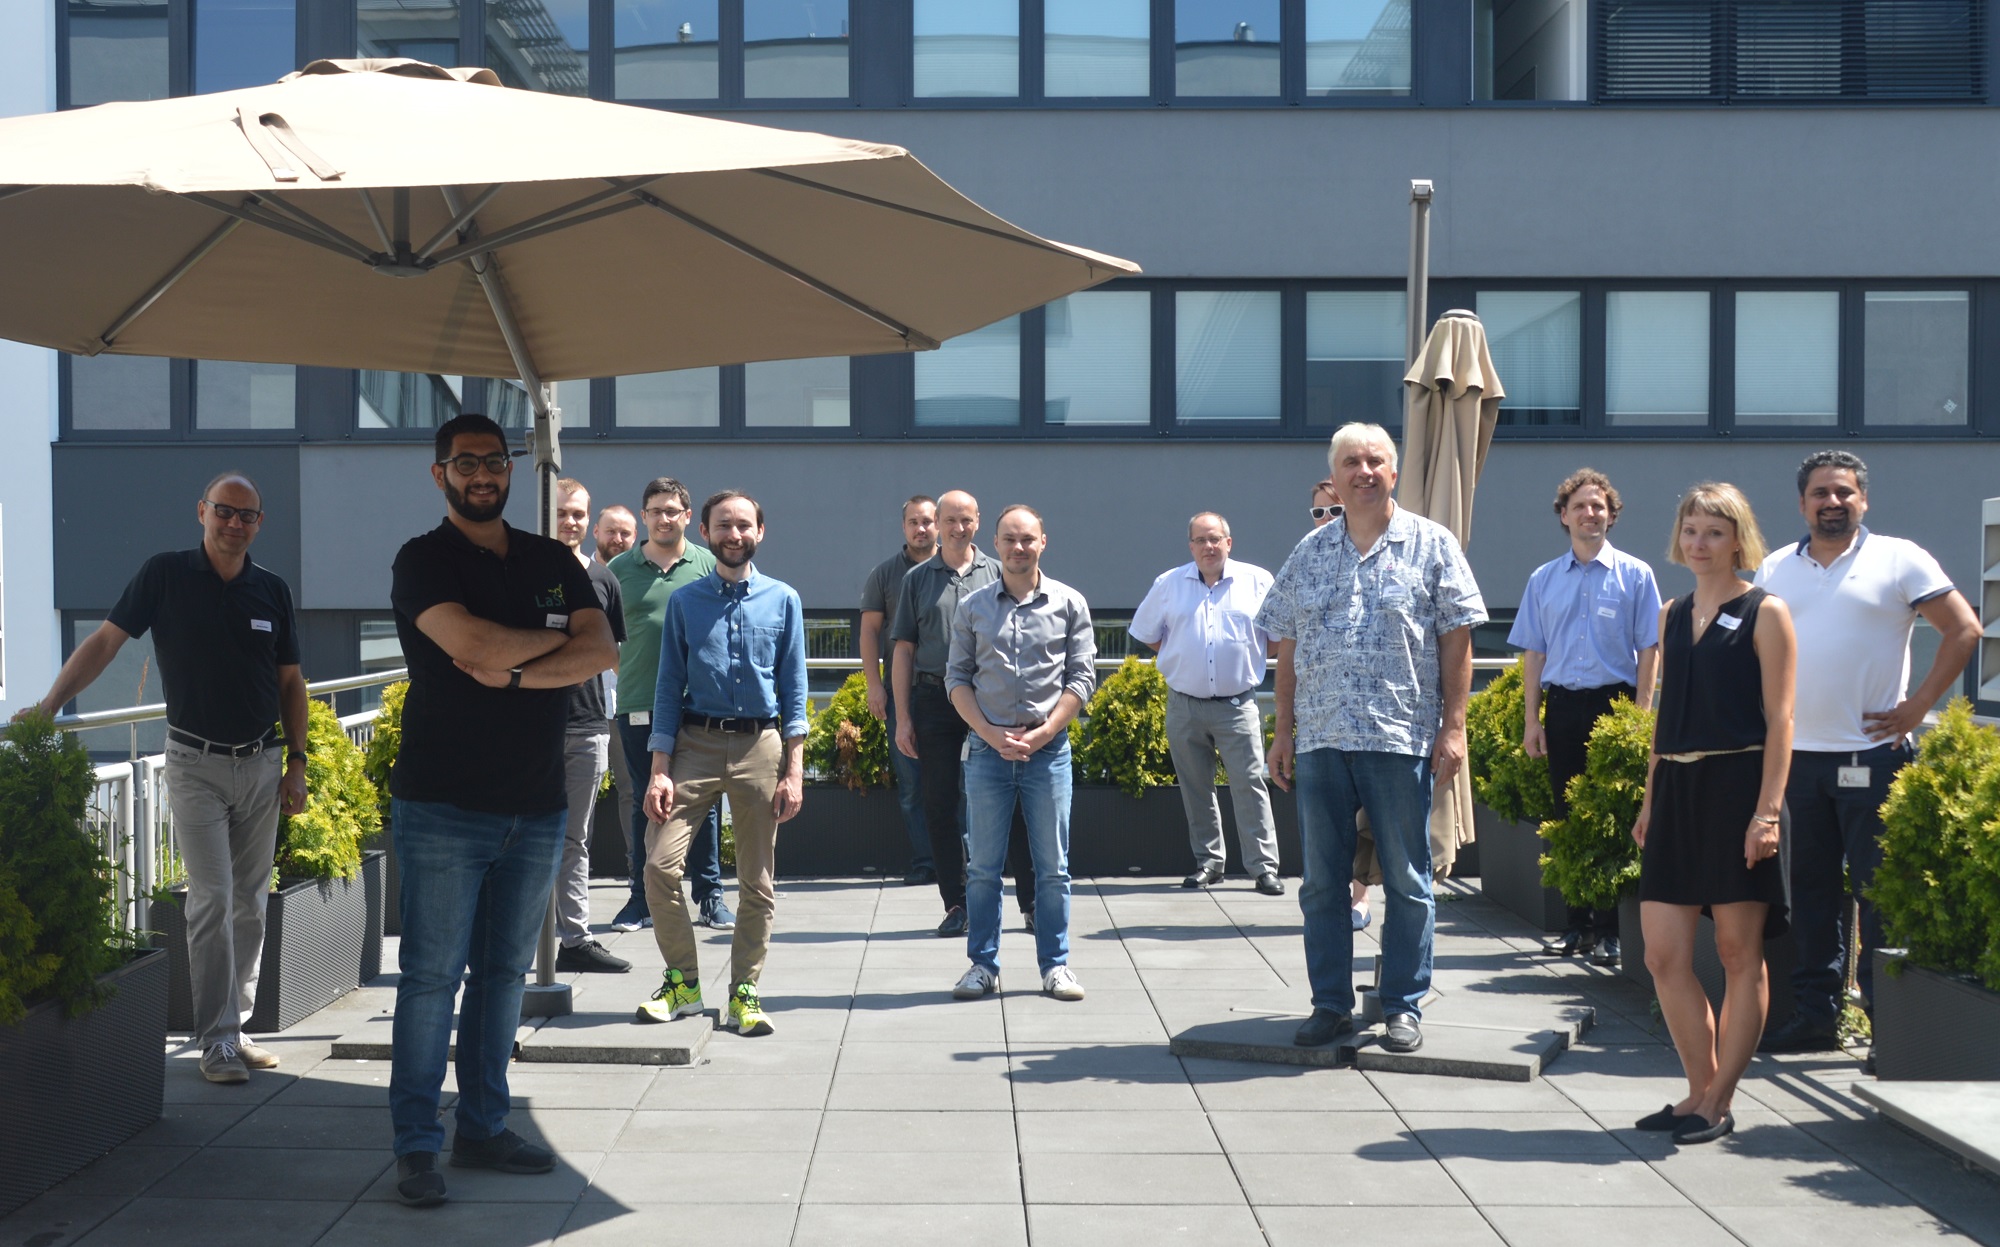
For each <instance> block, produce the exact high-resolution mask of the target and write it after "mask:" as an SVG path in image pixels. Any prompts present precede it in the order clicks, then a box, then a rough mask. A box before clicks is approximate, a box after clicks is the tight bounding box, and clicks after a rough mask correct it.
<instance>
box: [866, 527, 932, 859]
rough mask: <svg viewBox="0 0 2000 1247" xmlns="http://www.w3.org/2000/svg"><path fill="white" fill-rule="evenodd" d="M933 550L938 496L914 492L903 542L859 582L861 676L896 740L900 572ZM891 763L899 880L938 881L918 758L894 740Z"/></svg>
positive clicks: (873, 710) (873, 708)
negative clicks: (894, 632)
mask: <svg viewBox="0 0 2000 1247" xmlns="http://www.w3.org/2000/svg"><path fill="white" fill-rule="evenodd" d="M935 553H937V499H935V498H932V497H931V496H929V495H928V494H918V495H917V496H916V497H914V498H912V499H910V500H909V501H908V502H906V503H904V504H903V544H902V545H901V546H900V547H899V548H898V549H897V550H896V552H895V553H894V554H892V555H890V556H889V557H888V558H886V559H884V560H882V561H881V562H880V563H877V564H876V565H875V568H874V570H873V571H870V572H869V573H868V579H867V580H866V581H864V582H863V583H862V585H861V654H862V662H861V676H862V679H863V680H865V681H866V682H867V685H868V713H870V714H872V715H874V716H875V717H876V718H878V719H880V720H882V722H883V725H884V726H885V727H887V728H888V732H889V739H890V740H891V741H894V740H895V739H896V698H895V695H894V694H893V693H892V692H891V691H890V686H891V685H892V684H894V683H895V679H894V673H893V671H892V670H885V668H891V667H892V666H893V662H894V659H895V657H896V642H895V640H894V639H893V638H892V637H891V636H890V633H889V625H890V623H891V617H892V616H893V615H894V614H895V610H896V599H897V598H899V597H901V596H902V593H903V577H905V576H907V575H909V573H910V569H911V568H912V567H915V566H917V565H918V564H919V563H926V562H929V561H930V557H931V555H933V554H935ZM878 655H879V661H878V660H877V658H878ZM889 765H890V767H891V768H892V769H893V770H894V771H895V775H896V803H897V804H898V805H900V806H901V807H902V808H903V830H904V831H905V833H907V834H908V835H909V837H910V868H909V870H908V871H906V872H905V873H904V875H903V882H904V883H906V884H909V885H910V886H912V887H917V886H921V885H922V884H926V883H936V882H937V870H936V868H935V867H934V866H932V865H931V833H930V829H929V828H927V827H925V826H924V792H923V776H922V773H921V771H919V770H918V767H917V760H916V759H915V758H913V757H911V756H910V755H908V754H906V753H904V752H903V751H902V750H900V749H897V748H895V747H893V745H892V746H891V748H890V750H889Z"/></svg>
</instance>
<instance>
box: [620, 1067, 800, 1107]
mask: <svg viewBox="0 0 2000 1247" xmlns="http://www.w3.org/2000/svg"><path fill="white" fill-rule="evenodd" d="M832 1085H833V1075H832V1074H749V1073H746V1074H718V1073H710V1072H709V1071H708V1070H707V1069H706V1068H700V1069H691V1070H684V1069H667V1070H662V1071H661V1072H660V1076H659V1078H657V1079H656V1080H655V1081H654V1083H653V1085H652V1086H651V1087H650V1088H648V1089H647V1091H646V1094H645V1096H644V1097H642V1098H641V1099H640V1101H639V1107H640V1108H652V1109H690V1108H701V1109H725V1110H726V1109H742V1108H814V1109H817V1108H824V1107H826V1093H827V1090H828V1088H830V1087H831V1086H832Z"/></svg>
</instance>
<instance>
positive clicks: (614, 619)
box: [569, 554, 625, 735]
mask: <svg viewBox="0 0 2000 1247" xmlns="http://www.w3.org/2000/svg"><path fill="white" fill-rule="evenodd" d="M570 557H572V558H574V557H575V555H574V554H572V555H571V556H570ZM579 565H580V566H582V567H583V574H584V575H586V576H588V577H590V587H591V588H592V589H594V590H596V592H597V605H598V606H599V607H601V608H602V609H603V611H604V614H605V616H606V617H607V618H608V619H610V621H611V639H612V640H614V641H616V642H618V643H619V644H620V645H623V644H624V643H625V595H624V594H623V592H622V591H620V589H619V587H618V577H616V576H614V575H612V574H611V569H610V568H608V567H606V566H605V565H604V564H602V563H600V562H598V561H597V560H596V559H592V560H590V562H589V563H587V564H581V563H580V564H579ZM607 679H608V680H611V681H613V682H614V683H615V682H616V681H617V679H618V669H617V668H616V667H614V668H612V669H611V670H610V671H609V672H606V673H604V674H601V675H595V676H592V677H591V678H590V679H588V680H585V681H584V682H583V683H581V684H579V685H577V686H576V687H574V688H572V689H570V691H569V730H570V731H572V732H589V733H591V734H593V735H598V734H602V733H607V732H609V731H610V730H611V716H610V715H608V714H606V713H605V712H604V682H605V681H606V680H607Z"/></svg>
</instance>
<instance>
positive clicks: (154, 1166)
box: [49, 1144, 196, 1199]
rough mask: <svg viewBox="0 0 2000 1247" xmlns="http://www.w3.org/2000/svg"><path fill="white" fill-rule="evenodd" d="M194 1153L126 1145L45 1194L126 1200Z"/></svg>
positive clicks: (187, 1148)
mask: <svg viewBox="0 0 2000 1247" xmlns="http://www.w3.org/2000/svg"><path fill="white" fill-rule="evenodd" d="M195 1152H196V1149H195V1148H192V1147H141V1146H135V1145H132V1144H127V1145H126V1146H124V1147H121V1148H117V1149H115V1150H113V1151H111V1152H108V1153H106V1154H105V1155H103V1156H100V1157H98V1158H97V1159H96V1160H94V1161H92V1162H91V1163H90V1164H88V1165H85V1166H84V1167H83V1168H82V1169H80V1170H78V1171H77V1172H76V1173H74V1174H71V1175H70V1176H69V1177H68V1178H66V1179H64V1180H63V1181H62V1182H60V1183H58V1184H56V1185H55V1186H54V1187H52V1188H50V1190H49V1194H51V1195H65V1196H67V1195H95V1196H105V1197H109V1198H113V1199H130V1198H132V1197H133V1196H134V1195H137V1194H139V1193H140V1192H141V1191H143V1190H145V1189H146V1188H147V1187H149V1186H152V1185H153V1184H154V1183H156V1182H158V1181H159V1180H160V1179H161V1178H164V1177H165V1176H166V1175H167V1174H169V1173H171V1172H173V1171H174V1170H175V1169H177V1168H179V1167H180V1166H181V1165H182V1164H184V1163H186V1162H187V1160H188V1159H189V1158H190V1157H192V1156H194V1155H195Z"/></svg>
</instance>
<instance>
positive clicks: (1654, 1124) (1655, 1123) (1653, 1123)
mask: <svg viewBox="0 0 2000 1247" xmlns="http://www.w3.org/2000/svg"><path fill="white" fill-rule="evenodd" d="M1693 1120H1694V1114H1693V1113H1676V1112H1675V1111H1674V1106H1673V1105H1671V1104H1669V1105H1667V1106H1666V1107H1664V1108H1662V1109H1661V1110H1660V1111H1659V1112H1657V1113H1648V1114H1646V1115H1645V1116H1644V1117H1641V1118H1640V1119H1639V1120H1638V1121H1635V1122H1633V1123H1632V1128H1633V1129H1634V1130H1678V1129H1680V1126H1681V1123H1682V1122H1684V1121H1693Z"/></svg>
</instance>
